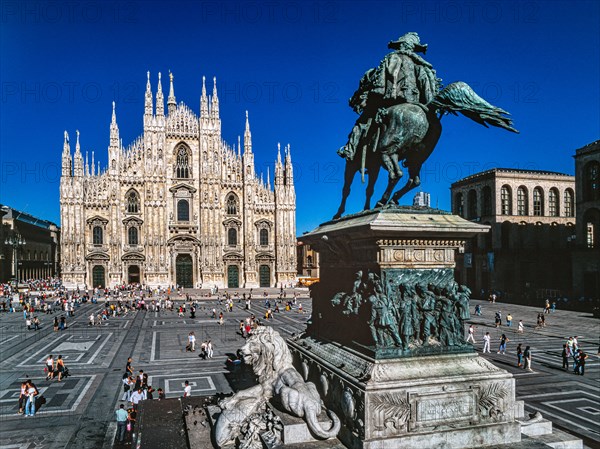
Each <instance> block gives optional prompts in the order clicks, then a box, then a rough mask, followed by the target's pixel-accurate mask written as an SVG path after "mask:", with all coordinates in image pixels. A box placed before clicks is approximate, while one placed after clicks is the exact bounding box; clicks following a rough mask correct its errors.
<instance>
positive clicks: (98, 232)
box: [92, 226, 102, 245]
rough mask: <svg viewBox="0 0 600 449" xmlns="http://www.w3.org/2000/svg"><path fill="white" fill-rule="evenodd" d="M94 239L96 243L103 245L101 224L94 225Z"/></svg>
mask: <svg viewBox="0 0 600 449" xmlns="http://www.w3.org/2000/svg"><path fill="white" fill-rule="evenodd" d="M92 241H93V242H94V245H102V228H101V227H100V226H94V229H92Z"/></svg>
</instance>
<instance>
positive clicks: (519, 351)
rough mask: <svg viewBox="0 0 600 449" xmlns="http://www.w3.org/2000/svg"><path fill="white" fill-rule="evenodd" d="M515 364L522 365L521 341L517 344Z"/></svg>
mask: <svg viewBox="0 0 600 449" xmlns="http://www.w3.org/2000/svg"><path fill="white" fill-rule="evenodd" d="M517 366H518V367H519V368H520V367H522V366H523V349H522V348H521V343H519V344H518V345H517Z"/></svg>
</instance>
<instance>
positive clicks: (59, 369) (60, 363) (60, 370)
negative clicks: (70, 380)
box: [56, 355, 65, 382]
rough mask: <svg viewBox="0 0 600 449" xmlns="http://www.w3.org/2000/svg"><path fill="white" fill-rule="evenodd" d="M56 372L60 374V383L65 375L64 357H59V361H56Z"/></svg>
mask: <svg viewBox="0 0 600 449" xmlns="http://www.w3.org/2000/svg"><path fill="white" fill-rule="evenodd" d="M56 372H57V373H58V381H59V382H60V381H61V380H62V378H63V376H64V375H65V361H64V360H63V358H62V355H59V356H58V359H56Z"/></svg>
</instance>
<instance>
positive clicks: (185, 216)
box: [177, 200, 190, 221]
mask: <svg viewBox="0 0 600 449" xmlns="http://www.w3.org/2000/svg"><path fill="white" fill-rule="evenodd" d="M177 221H190V203H188V201H187V200H179V201H178V202H177Z"/></svg>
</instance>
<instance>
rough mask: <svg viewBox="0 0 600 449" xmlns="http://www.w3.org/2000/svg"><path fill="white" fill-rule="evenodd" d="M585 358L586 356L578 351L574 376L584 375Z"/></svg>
mask: <svg viewBox="0 0 600 449" xmlns="http://www.w3.org/2000/svg"><path fill="white" fill-rule="evenodd" d="M587 358H588V355H587V354H586V353H585V352H583V351H581V350H580V351H579V357H578V358H577V366H576V367H575V374H579V375H580V376H583V375H584V374H585V360H586V359H587Z"/></svg>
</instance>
